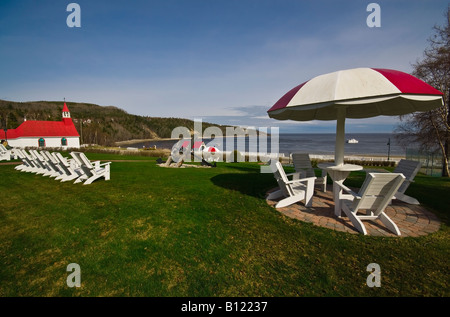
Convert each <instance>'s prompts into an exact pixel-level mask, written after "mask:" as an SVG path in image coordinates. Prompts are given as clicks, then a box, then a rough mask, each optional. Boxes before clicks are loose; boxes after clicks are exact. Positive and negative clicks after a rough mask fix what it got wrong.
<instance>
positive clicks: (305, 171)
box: [291, 153, 327, 192]
mask: <svg viewBox="0 0 450 317" xmlns="http://www.w3.org/2000/svg"><path fill="white" fill-rule="evenodd" d="M291 157H292V162H293V164H294V168H295V171H296V172H297V173H299V176H298V178H305V177H315V176H316V174H315V172H314V168H313V167H312V164H311V158H310V156H309V154H308V153H292V154H291ZM295 178H297V176H296V177H295ZM315 184H320V185H321V186H322V190H323V192H326V191H327V171H325V170H322V176H321V177H316V181H315Z"/></svg>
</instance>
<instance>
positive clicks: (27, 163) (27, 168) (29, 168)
mask: <svg viewBox="0 0 450 317" xmlns="http://www.w3.org/2000/svg"><path fill="white" fill-rule="evenodd" d="M24 151H25V150H22V149H17V148H16V149H15V150H14V152H15V153H16V154H17V156H18V157H19V158H20V159H21V161H22V164H20V165H17V166H16V167H14V169H16V170H18V171H21V172H29V173H35V172H36V171H37V166H36V165H35V164H34V163H33V161H32V160H31V159H30V158H29V157H28V156H27V155H26V153H24Z"/></svg>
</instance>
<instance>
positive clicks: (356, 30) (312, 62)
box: [0, 0, 448, 133]
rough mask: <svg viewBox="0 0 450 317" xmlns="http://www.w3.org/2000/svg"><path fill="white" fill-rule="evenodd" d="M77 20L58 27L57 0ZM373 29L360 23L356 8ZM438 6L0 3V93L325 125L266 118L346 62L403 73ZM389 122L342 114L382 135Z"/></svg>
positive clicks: (327, 126)
mask: <svg viewBox="0 0 450 317" xmlns="http://www.w3.org/2000/svg"><path fill="white" fill-rule="evenodd" d="M71 2H75V3H77V4H79V6H80V8H81V27H80V28H76V27H74V28H69V27H68V26H67V24H66V19H67V16H68V15H69V14H70V12H67V11H66V7H67V5H68V4H69V3H71ZM371 2H376V3H378V4H379V5H380V8H381V27H379V28H369V27H368V26H367V24H366V19H367V16H368V15H369V14H370V12H367V11H366V8H367V5H368V4H369V3H371ZM447 6H448V1H441V0H428V1H426V0H409V1H403V0H390V1H361V0H346V1H337V0H335V1H331V0H316V1H313V0H311V1H306V0H305V1H301V0H295V1H294V0H158V1H156V0H147V1H141V0H134V1H122V0H121V1H114V0H112V1H111V0H110V1H103V0H101V1H97V0H96V1H93V0H78V1H63V0H53V1H50V0H41V1H34V0H29V1H22V0H15V1H12V0H2V1H1V2H0V99H6V100H13V101H36V100H63V98H66V100H67V101H74V102H88V103H95V104H99V105H102V106H108V105H114V106H117V107H119V108H122V109H124V110H126V111H127V112H128V113H131V114H137V115H147V116H156V117H183V118H190V119H202V120H203V121H208V122H213V123H217V124H232V125H250V126H255V127H272V126H276V127H279V128H280V132H281V133H283V132H307V133H308V132H310V133H317V132H334V131H335V122H325V121H312V122H294V121H277V120H273V119H269V118H268V116H267V110H268V109H269V108H270V107H271V106H272V105H273V104H274V103H275V102H276V101H277V100H278V99H279V98H280V97H281V96H282V95H284V94H285V93H286V92H287V91H289V90H290V89H291V88H293V87H295V86H297V85H298V84H300V83H302V82H304V81H306V80H308V79H311V78H312V77H315V76H317V75H320V74H323V73H328V72H332V71H337V70H340V69H349V68H355V67H379V68H392V69H397V70H400V71H404V72H411V71H412V66H411V64H412V63H414V62H416V61H417V59H419V58H421V57H422V54H423V51H424V49H425V48H426V47H427V46H428V42H427V39H428V38H429V37H430V36H431V35H432V34H433V30H432V27H433V26H434V25H436V24H437V25H442V24H443V23H444V21H445V20H444V12H445V10H446V8H447ZM396 122H398V119H397V118H396V117H378V118H372V119H364V120H347V124H346V131H347V132H391V130H392V128H393V127H394V126H395V124H396Z"/></svg>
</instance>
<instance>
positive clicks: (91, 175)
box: [70, 152, 111, 185]
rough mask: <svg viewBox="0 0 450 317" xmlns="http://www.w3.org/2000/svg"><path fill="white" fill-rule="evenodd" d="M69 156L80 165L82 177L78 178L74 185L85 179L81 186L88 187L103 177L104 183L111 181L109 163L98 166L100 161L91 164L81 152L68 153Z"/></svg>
mask: <svg viewBox="0 0 450 317" xmlns="http://www.w3.org/2000/svg"><path fill="white" fill-rule="evenodd" d="M70 155H71V156H72V157H73V158H74V160H76V161H77V163H78V164H80V168H81V169H82V170H83V172H84V175H83V176H81V177H79V178H78V179H77V180H76V181H75V183H78V182H79V181H82V180H83V179H84V178H86V177H87V179H86V181H85V182H84V183H83V185H89V184H91V183H92V182H93V181H95V180H96V179H99V178H102V177H104V178H105V180H106V181H108V180H110V179H111V168H110V165H111V162H107V163H103V164H100V161H97V162H91V161H90V160H89V159H88V158H87V157H86V155H85V154H84V153H83V152H70Z"/></svg>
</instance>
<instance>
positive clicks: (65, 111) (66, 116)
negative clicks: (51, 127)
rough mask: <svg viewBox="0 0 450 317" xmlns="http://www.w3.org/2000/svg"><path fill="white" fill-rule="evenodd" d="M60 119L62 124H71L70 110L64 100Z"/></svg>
mask: <svg viewBox="0 0 450 317" xmlns="http://www.w3.org/2000/svg"><path fill="white" fill-rule="evenodd" d="M62 120H63V122H64V124H73V121H72V118H71V117H70V111H69V108H68V107H67V105H66V103H65V102H64V107H63V110H62Z"/></svg>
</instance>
